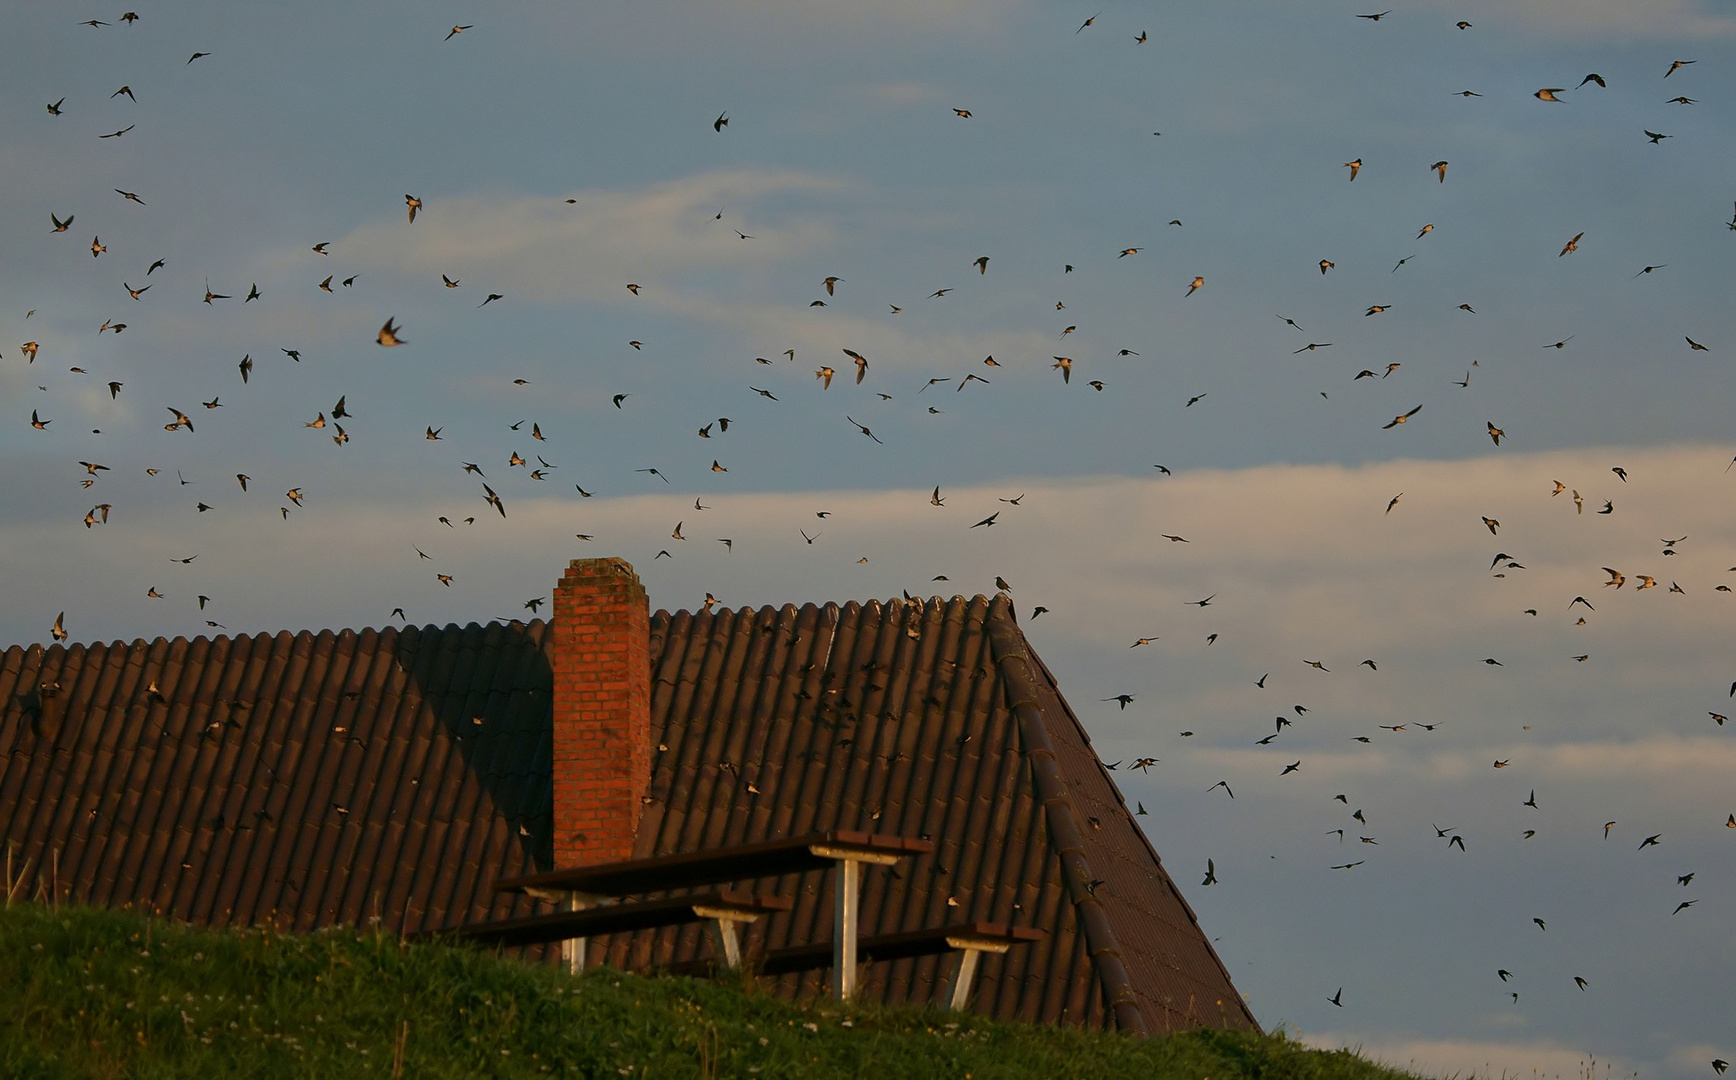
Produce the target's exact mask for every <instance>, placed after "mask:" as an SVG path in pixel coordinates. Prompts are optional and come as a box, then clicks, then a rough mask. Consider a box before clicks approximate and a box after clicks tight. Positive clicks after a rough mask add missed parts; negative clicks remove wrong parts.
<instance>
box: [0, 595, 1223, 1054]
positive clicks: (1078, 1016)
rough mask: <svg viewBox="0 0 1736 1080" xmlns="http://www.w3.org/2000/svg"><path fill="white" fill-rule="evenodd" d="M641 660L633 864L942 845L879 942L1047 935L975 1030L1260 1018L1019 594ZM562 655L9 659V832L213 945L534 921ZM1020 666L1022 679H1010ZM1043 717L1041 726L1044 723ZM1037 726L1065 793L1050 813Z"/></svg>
mask: <svg viewBox="0 0 1736 1080" xmlns="http://www.w3.org/2000/svg"><path fill="white" fill-rule="evenodd" d="M650 637H651V649H650V656H651V661H652V670H651V703H650V705H651V724H652V736H653V739H654V743H653V746H654V752H653V757H652V772H651V780H650V787H649V790H648V792H647V796H648V800H649V801H648V803H647V805H646V807H645V810H644V814H643V818H642V821H641V824H640V829H639V834H638V840H637V845H636V849H635V850H636V854H637V855H638V856H651V855H661V854H668V853H674V852H681V851H691V850H697V849H704V848H710V847H717V846H723V845H728V844H737V843H745V842H751V841H756V840H763V839H770V838H775V837H781V836H790V835H799V834H803V833H808V832H813V831H819V830H826V829H857V830H864V831H869V832H879V833H886V834H891V835H908V836H927V837H931V838H932V839H933V840H934V841H935V842H936V848H935V851H934V853H933V854H932V855H925V856H921V857H917V858H913V859H910V860H907V861H906V862H904V863H903V864H901V865H899V866H896V867H890V868H871V869H869V870H868V872H867V873H866V874H865V875H864V885H863V896H862V909H861V912H862V922H863V929H864V932H865V933H868V934H877V933H891V932H896V931H900V930H910V929H916V928H919V927H924V926H934V925H940V924H944V923H949V922H965V921H969V920H991V921H996V922H1010V923H1015V924H1020V925H1029V926H1036V927H1039V928H1041V929H1043V930H1045V931H1046V936H1045V937H1044V939H1043V940H1042V941H1039V942H1036V943H1033V944H1032V945H1029V946H1027V947H1022V948H1018V949H1014V950H1013V951H1011V952H1009V953H1007V954H1005V955H1002V956H990V957H986V958H985V961H984V963H983V966H982V968H981V970H980V972H979V975H978V981H977V985H976V988H975V993H974V996H973V1005H974V1007H975V1008H977V1009H978V1010H980V1011H983V1012H986V1013H989V1014H992V1015H996V1016H1002V1017H1006V1018H1017V1019H1024V1020H1040V1021H1048V1022H1058V1023H1068V1024H1082V1025H1087V1026H1113V1025H1115V1024H1117V1023H1122V1024H1123V1025H1124V1026H1125V1025H1126V1024H1129V1023H1131V1024H1133V1026H1135V1027H1139V1028H1142V1029H1145V1030H1164V1029H1168V1028H1173V1027H1178V1026H1187V1025H1193V1024H1200V1023H1205V1024H1214V1025H1224V1026H1231V1027H1251V1026H1253V1018H1252V1016H1251V1014H1249V1013H1248V1012H1247V1010H1246V1008H1245V1007H1244V1006H1243V1005H1242V1004H1241V1001H1240V999H1239V998H1238V997H1237V996H1236V995H1235V991H1234V989H1233V987H1231V985H1230V982H1229V978H1228V976H1227V974H1226V973H1225V972H1224V970H1223V967H1222V965H1221V964H1220V963H1219V962H1218V959H1217V957H1216V956H1215V955H1214V954H1213V953H1212V951H1211V948H1210V946H1209V945H1208V944H1207V942H1206V939H1205V937H1204V935H1203V934H1202V933H1201V932H1200V930H1199V928H1198V925H1197V923H1196V921H1195V919H1194V916H1193V913H1192V911H1191V910H1190V909H1189V908H1188V907H1187V904H1186V903H1185V901H1183V900H1182V898H1181V895H1180V892H1179V891H1178V890H1177V889H1176V888H1175V886H1174V883H1173V882H1172V881H1171V880H1170V879H1169V877H1168V876H1167V874H1165V873H1164V871H1163V868H1162V865H1161V863H1160V862H1159V860H1158V858H1157V855H1156V853H1155V852H1154V851H1153V850H1152V849H1151V847H1150V845H1149V844H1148V843H1147V842H1146V841H1145V838H1144V836H1143V834H1141V833H1140V831H1139V829H1138V827H1137V825H1136V824H1135V823H1134V822H1133V819H1132V818H1131V816H1129V814H1128V812H1127V808H1126V806H1125V804H1124V803H1123V802H1122V800H1121V798H1120V795H1119V793H1118V792H1117V791H1116V790H1115V786H1114V784H1113V782H1112V778H1111V777H1110V775H1109V774H1108V773H1107V772H1105V771H1104V770H1103V768H1102V766H1101V763H1100V762H1098V760H1097V758H1096V756H1095V754H1094V752H1093V751H1092V750H1091V748H1090V741H1089V738H1088V737H1087V736H1086V734H1085V731H1084V729H1083V727H1081V726H1080V725H1079V723H1078V721H1077V719H1076V718H1075V717H1074V716H1073V714H1072V713H1071V711H1070V710H1068V708H1067V706H1066V703H1065V701H1064V700H1063V699H1062V697H1061V695H1060V693H1059V690H1058V688H1057V687H1056V685H1055V682H1054V679H1053V676H1052V675H1051V674H1050V673H1049V671H1048V670H1047V669H1046V668H1045V667H1043V665H1042V663H1041V661H1040V660H1037V659H1036V657H1035V656H1034V654H1032V653H1031V652H1030V649H1029V646H1028V645H1027V644H1026V643H1025V641H1024V638H1023V635H1022V634H1021V633H1020V632H1019V630H1018V627H1017V624H1016V622H1015V621H1014V616H1013V614H1012V611H1011V608H1010V605H1009V604H1008V603H1007V602H1006V600H1005V598H1004V597H1003V598H996V599H994V600H989V599H986V598H984V597H980V596H979V597H975V598H971V599H966V598H964V597H953V598H950V599H942V598H932V599H929V600H925V601H914V602H911V601H905V600H891V601H886V602H884V603H883V602H880V601H869V602H868V603H865V604H857V603H848V604H844V605H842V606H839V605H831V604H828V605H824V606H817V605H812V604H809V605H805V606H803V607H800V608H797V607H794V606H792V605H784V606H783V607H780V608H772V607H762V608H758V609H753V608H740V609H734V610H731V609H719V610H717V611H701V612H696V613H695V612H677V613H675V614H669V613H667V612H658V613H657V614H656V615H655V616H654V617H653V618H652V620H651V628H650ZM552 648H553V637H552V635H551V634H550V633H549V632H548V627H547V624H546V623H544V622H542V621H541V620H538V621H533V622H530V623H517V622H514V623H492V624H489V625H487V626H479V625H476V624H471V625H468V626H464V627H458V626H447V627H444V628H440V627H433V626H428V627H406V628H404V629H402V630H396V629H390V628H388V629H384V630H363V631H360V632H352V631H347V630H346V631H340V632H337V633H333V632H331V631H323V632H320V633H318V634H314V633H309V632H305V631H304V632H302V633H299V634H294V635H292V634H289V633H287V632H284V633H278V634H276V635H266V634H258V635H253V636H237V637H218V638H214V639H206V638H202V637H201V638H196V639H194V640H193V641H191V642H189V641H186V640H184V639H180V638H177V639H174V640H172V641H168V640H164V639H160V638H159V639H157V640H155V641H150V642H146V641H135V642H131V643H123V642H114V643H111V644H107V645H103V644H93V645H88V646H87V645H72V646H69V647H60V646H55V647H52V648H49V649H46V650H45V649H42V648H41V647H39V646H29V647H25V648H17V647H15V648H12V649H8V650H6V651H5V653H4V654H3V656H0V703H3V705H4V709H3V711H0V750H3V751H4V752H5V754H6V760H5V763H4V765H3V766H0V825H3V827H4V830H5V838H6V841H7V842H8V843H9V844H10V845H12V846H13V847H14V848H15V849H16V853H15V858H19V859H23V858H28V859H30V860H32V862H31V865H32V866H33V867H34V868H36V869H35V870H33V873H36V872H39V871H42V868H43V867H44V866H45V864H46V863H47V862H48V861H49V860H51V859H52V857H53V854H54V853H55V852H59V859H60V867H61V875H62V876H61V885H62V889H63V892H65V893H66V894H67V895H72V896H85V895H88V897H89V898H90V900H91V901H92V902H95V903H102V904H123V903H142V904H148V905H150V906H152V907H154V908H156V909H158V910H161V911H163V912H164V913H165V914H169V915H173V916H175V917H178V918H184V919H190V920H196V921H202V922H211V923H219V924H221V923H226V922H236V923H242V924H246V923H253V922H257V921H261V920H266V919H270V920H274V921H279V922H281V923H284V924H288V925H290V926H292V927H294V928H296V929H303V930H305V929H311V928H313V927H316V926H321V925H329V924H331V923H334V922H341V923H346V924H355V923H361V922H366V921H368V920H370V919H371V918H373V917H375V916H376V915H378V917H379V918H380V919H381V921H382V923H383V924H384V925H385V926H386V927H388V928H389V929H392V930H402V931H406V932H414V931H417V930H422V929H428V928H432V927H439V926H448V925H456V924H460V923H465V922H478V921H485V920H491V919H499V918H507V917H515V916H520V915H526V914H530V913H532V912H533V911H536V910H543V909H546V905H541V904H539V903H538V902H536V901H532V900H530V899H528V898H526V897H523V896H519V895H517V894H506V893H497V892H496V891H494V889H493V888H492V884H493V882H494V881H495V880H496V879H497V878H501V877H509V876H516V875H519V874H523V873H530V872H534V871H536V870H542V869H548V868H549V859H550V856H551V851H552V827H551V812H552V811H551V806H552V802H551V800H552V790H551V775H550V769H551V767H552V766H551V761H552V741H551V735H550V722H551V721H550V717H551V700H552V689H553V682H552V676H551V674H550V672H551V665H550V650H551V649H552ZM1009 656H1012V657H1016V658H1017V659H1016V660H1014V661H1012V663H1013V664H1014V665H1015V666H1016V667H1017V668H1019V669H1020V670H1023V671H1025V672H1026V673H1027V674H1028V676H1029V685H1028V686H1025V687H1023V688H1022V689H1021V688H1010V686H1009V682H1008V671H1009V669H1008V667H1007V664H1008V662H1009V660H1008V658H1009ZM56 684H58V685H56ZM1025 698H1029V699H1033V700H1031V702H1030V704H1032V705H1033V706H1034V707H1035V709H1036V713H1035V715H1036V716H1038V717H1039V718H1040V730H1039V729H1036V728H1033V729H1031V730H1029V731H1024V730H1021V727H1020V723H1021V722H1020V720H1019V718H1018V715H1017V710H1016V709H1015V706H1016V705H1018V704H1019V702H1020V701H1021V700H1023V699H1025ZM1033 735H1034V736H1036V737H1037V738H1038V739H1039V742H1040V743H1042V744H1043V745H1042V751H1043V755H1047V756H1048V757H1049V759H1050V760H1052V762H1053V768H1054V770H1055V773H1054V775H1055V776H1056V777H1057V778H1058V779H1057V780H1056V784H1058V786H1059V790H1058V791H1057V792H1051V793H1050V795H1049V796H1047V797H1045V796H1041V795H1040V794H1039V788H1040V785H1038V784H1035V783H1034V774H1033V767H1034V766H1033V760H1034V759H1033V758H1032V757H1031V755H1030V751H1031V749H1032V745H1031V744H1030V741H1029V739H1030V737H1031V736H1033ZM1039 756H1042V755H1039ZM1045 800H1046V801H1045ZM1057 828H1061V829H1063V831H1064V832H1065V833H1066V834H1067V835H1065V836H1062V835H1061V834H1060V833H1057V832H1056V831H1055V830H1056V829H1057ZM1060 848H1067V849H1068V850H1069V851H1070V852H1071V854H1069V855H1068V856H1067V859H1071V860H1072V861H1071V863H1069V862H1067V861H1066V860H1064V859H1063V857H1062V856H1061V854H1060V853H1059V849H1060ZM43 880H46V876H45V877H44V878H43ZM1087 882H1095V883H1097V884H1096V885H1095V886H1094V888H1095V895H1090V892H1089V890H1088V889H1087V887H1086V883H1087ZM744 884H745V883H744ZM759 887H760V888H761V889H762V890H768V891H777V892H780V893H782V894H785V895H789V896H791V897H793V898H794V899H795V906H794V908H793V909H792V910H791V911H790V912H788V913H787V914H776V915H772V916H769V917H767V918H765V919H763V920H762V921H761V922H759V923H757V924H754V925H753V926H752V927H750V929H749V930H748V933H747V934H746V945H747V947H748V949H749V951H750V953H751V952H755V951H761V950H765V949H769V948H777V947H781V946H785V945H791V944H799V943H804V942H810V941H817V940H826V939H828V938H829V937H830V934H831V901H830V882H829V881H828V880H827V878H826V876H825V875H822V874H819V873H810V874H802V875H789V876H786V877H784V878H780V879H776V880H772V881H766V882H762V883H760V885H759ZM949 898H951V899H952V900H953V901H956V906H954V905H953V904H949V903H948V900H949ZM711 947H712V946H711V944H710V943H709V940H708V936H707V934H706V933H705V932H704V930H703V928H701V927H697V926H688V927H671V928H665V929H662V930H658V931H647V932H643V933H639V934H631V935H615V936H612V937H608V938H599V939H596V940H595V941H594V942H593V947H592V948H591V949H590V950H589V953H590V956H591V957H592V958H593V962H609V963H614V964H622V965H633V966H652V965H661V964H669V963H676V962H680V961H684V960H691V959H696V958H700V957H704V956H709V955H710V949H711ZM556 951H557V950H554V949H552V948H548V949H542V948H539V949H532V950H527V955H530V956H533V957H537V956H540V957H545V958H547V957H552V956H553V955H555V953H556ZM1106 965H1107V966H1106ZM1106 971H1113V972H1119V974H1116V975H1114V977H1113V978H1106V976H1105V972H1106ZM951 972H952V968H951V961H950V960H949V959H948V958H946V957H932V956H930V957H918V958H914V959H906V960H899V961H896V962H892V963H883V964H877V965H870V966H869V967H868V968H867V969H866V970H865V973H864V976H865V977H864V979H863V986H862V994H863V996H864V997H865V998H868V999H870V1000H888V1001H917V1002H925V1003H934V1004H940V1003H944V1001H945V997H946V995H947V994H948V993H949V992H950V980H951ZM823 984H824V979H823V973H820V972H808V973H803V974H792V975H786V976H782V977H780V978H779V979H778V980H776V984H775V985H776V986H777V988H778V989H779V990H780V991H781V992H784V993H791V994H794V993H808V994H811V993H815V992H818V991H819V990H820V988H821V987H822V986H823ZM1117 1001H1121V1002H1122V1006H1121V1007H1122V1008H1126V1007H1128V1003H1131V1007H1132V1008H1133V1009H1134V1010H1135V1013H1133V1014H1127V1015H1123V1016H1119V1017H1118V1014H1117V1012H1116V1004H1115V1003H1116V1002H1117ZM1135 1017H1137V1020H1135Z"/></svg>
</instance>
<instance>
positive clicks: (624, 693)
mask: <svg viewBox="0 0 1736 1080" xmlns="http://www.w3.org/2000/svg"><path fill="white" fill-rule="evenodd" d="M553 629H554V641H555V656H554V668H555V680H554V762H555V777H554V833H555V835H554V855H555V865H556V866H576V865H581V864H584V863H596V862H608V861H611V860H614V859H626V858H630V857H632V854H633V838H634V834H635V833H636V832H637V831H638V826H639V813H640V809H641V806H642V804H641V802H640V797H641V796H643V795H644V794H645V791H646V789H647V788H648V787H649V786H650V781H651V706H650V690H651V686H650V684H651V665H650V605H649V604H648V603H647V600H646V596H645V588H644V586H643V585H641V584H640V582H639V578H638V576H637V575H636V574H635V573H634V572H633V568H632V566H631V565H629V564H628V563H626V562H625V561H623V560H621V559H575V560H573V562H572V563H571V564H570V565H569V566H568V567H567V571H566V573H565V574H563V575H562V577H561V581H560V584H559V585H558V586H557V587H556V589H555V595H554V616H553Z"/></svg>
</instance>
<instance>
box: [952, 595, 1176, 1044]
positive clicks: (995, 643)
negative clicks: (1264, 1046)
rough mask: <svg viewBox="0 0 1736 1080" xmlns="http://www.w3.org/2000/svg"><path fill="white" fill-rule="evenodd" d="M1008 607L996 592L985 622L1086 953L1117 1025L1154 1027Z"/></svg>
mask: <svg viewBox="0 0 1736 1080" xmlns="http://www.w3.org/2000/svg"><path fill="white" fill-rule="evenodd" d="M1010 613H1011V601H1010V600H1007V599H1005V598H1003V597H1001V596H996V597H995V599H994V600H993V601H991V603H990V606H989V612H988V616H987V618H985V619H984V620H983V627H984V630H985V631H987V633H988V637H989V644H990V646H991V647H992V649H993V650H994V658H995V669H996V670H997V671H998V672H999V673H1000V676H1001V685H1002V686H1003V687H1004V688H1005V690H1006V692H1007V701H1008V711H1010V712H1011V713H1012V715H1013V718H1014V720H1015V721H1016V722H1017V723H1018V725H1019V737H1020V740H1021V741H1022V742H1023V743H1024V744H1025V757H1026V759H1027V760H1028V761H1029V762H1030V766H1031V780H1032V783H1033V784H1034V786H1035V787H1036V789H1037V801H1038V802H1039V803H1041V804H1042V807H1043V817H1044V819H1045V820H1046V821H1047V823H1048V826H1049V843H1050V846H1051V847H1052V848H1053V849H1054V851H1055V855H1056V857H1057V858H1058V859H1059V860H1060V862H1061V866H1062V871H1063V872H1062V881H1064V882H1065V883H1066V886H1067V891H1068V893H1069V894H1070V895H1071V896H1072V898H1073V907H1074V909H1075V912H1076V913H1077V915H1078V917H1079V926H1080V928H1081V929H1082V930H1083V931H1084V933H1085V945H1086V948H1085V952H1086V955H1087V956H1089V957H1090V958H1091V964H1092V967H1094V968H1095V969H1096V970H1097V978H1098V981H1099V982H1100V983H1101V984H1102V987H1103V996H1104V999H1105V1000H1106V1001H1107V1002H1108V1003H1109V1005H1110V1008H1111V1010H1112V1011H1113V1012H1114V1015H1115V1022H1116V1026H1118V1027H1120V1028H1121V1029H1122V1030H1124V1031H1130V1032H1133V1033H1135V1034H1139V1035H1146V1034H1149V1033H1150V1027H1149V1025H1148V1024H1147V1022H1146V1018H1145V1014H1144V1012H1143V1011H1142V1010H1141V1009H1140V1007H1139V997H1138V992H1137V991H1136V990H1135V989H1134V987H1133V980H1132V978H1131V977H1130V976H1129V975H1128V973H1127V965H1126V964H1124V963H1123V962H1122V959H1121V944H1120V942H1119V941H1118V940H1117V939H1116V936H1115V931H1114V930H1113V928H1111V927H1110V925H1109V918H1108V916H1107V914H1105V912H1104V910H1103V904H1102V902H1101V901H1099V900H1098V899H1097V897H1096V896H1095V895H1094V889H1093V888H1092V886H1091V884H1090V883H1091V882H1093V881H1095V880H1096V878H1095V877H1094V876H1093V875H1092V873H1091V866H1090V864H1089V863H1088V862H1087V861H1086V858H1085V840H1084V835H1083V834H1082V833H1081V832H1080V831H1079V812H1078V810H1077V809H1076V808H1075V807H1074V805H1073V799H1072V796H1071V795H1070V794H1069V793H1068V790H1067V782H1066V780H1065V779H1063V778H1062V776H1061V769H1060V765H1059V763H1058V762H1057V761H1056V758H1055V745H1054V742H1053V741H1052V740H1051V739H1050V738H1049V732H1048V730H1047V728H1046V727H1045V726H1044V723H1043V711H1042V706H1040V705H1039V704H1038V697H1037V682H1036V678H1035V676H1034V675H1033V674H1032V672H1031V657H1030V647H1029V645H1028V643H1027V642H1026V641H1025V635H1024V634H1023V633H1022V632H1021V631H1020V630H1019V628H1018V624H1017V623H1016V622H1014V621H1013V620H1012V619H1011V618H1010V617H1009V616H1010Z"/></svg>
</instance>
